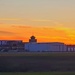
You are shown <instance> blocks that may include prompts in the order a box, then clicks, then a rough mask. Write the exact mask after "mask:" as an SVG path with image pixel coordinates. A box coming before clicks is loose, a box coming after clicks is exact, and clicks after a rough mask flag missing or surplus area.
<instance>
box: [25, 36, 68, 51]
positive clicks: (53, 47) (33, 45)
mask: <svg viewBox="0 0 75 75" xmlns="http://www.w3.org/2000/svg"><path fill="white" fill-rule="evenodd" d="M66 49H67V46H66V45H65V44H64V43H59V42H50V43H45V42H43V43H37V39H35V37H34V36H31V39H29V42H28V43H25V50H26V51H30V52H47V51H48V52H59V51H61V52H62V51H66Z"/></svg>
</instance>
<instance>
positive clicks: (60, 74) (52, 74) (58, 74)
mask: <svg viewBox="0 0 75 75" xmlns="http://www.w3.org/2000/svg"><path fill="white" fill-rule="evenodd" d="M0 75H75V72H33V73H24V72H23V73H20V72H19V73H17V72H16V73H0Z"/></svg>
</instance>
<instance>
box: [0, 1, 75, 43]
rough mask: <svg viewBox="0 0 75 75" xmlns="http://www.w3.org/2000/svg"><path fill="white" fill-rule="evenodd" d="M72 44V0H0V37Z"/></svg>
mask: <svg viewBox="0 0 75 75" xmlns="http://www.w3.org/2000/svg"><path fill="white" fill-rule="evenodd" d="M32 35H34V36H35V37H36V38H37V39H38V42H63V43H65V44H75V0H0V40H23V41H25V42H28V41H29V38H30V36H32Z"/></svg>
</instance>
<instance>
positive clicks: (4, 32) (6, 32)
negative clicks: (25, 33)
mask: <svg viewBox="0 0 75 75" xmlns="http://www.w3.org/2000/svg"><path fill="white" fill-rule="evenodd" d="M0 34H3V35H13V34H15V33H13V32H8V31H0Z"/></svg>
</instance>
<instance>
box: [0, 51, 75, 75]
mask: <svg viewBox="0 0 75 75" xmlns="http://www.w3.org/2000/svg"><path fill="white" fill-rule="evenodd" d="M0 72H75V53H64V52H63V53H60V52H56V53H48V52H46V53H45V52H43V53H37V52H31V53H30V52H27V53H0ZM71 75H72V74H71Z"/></svg>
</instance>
